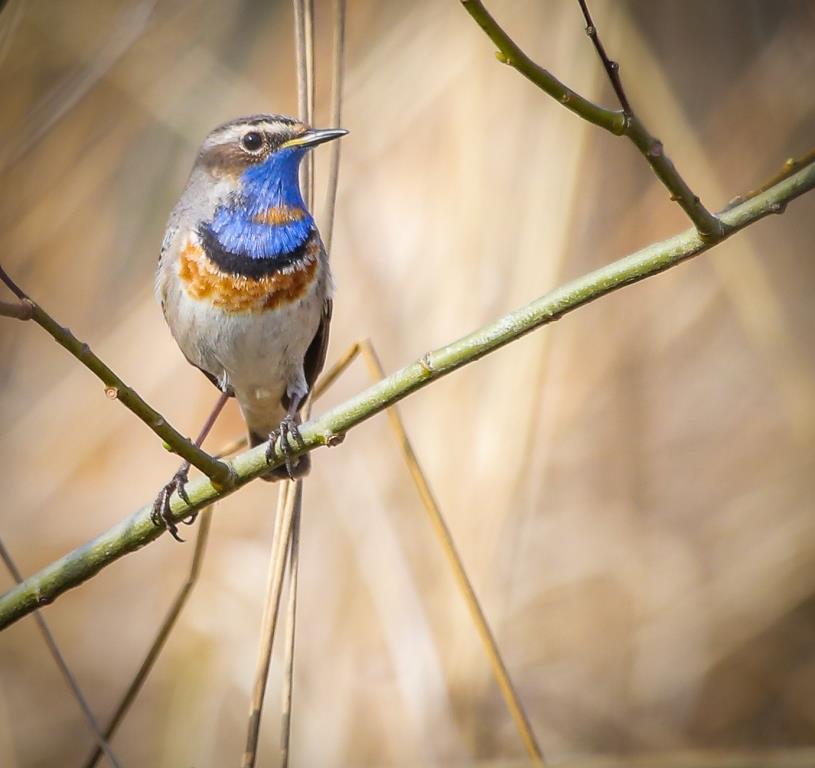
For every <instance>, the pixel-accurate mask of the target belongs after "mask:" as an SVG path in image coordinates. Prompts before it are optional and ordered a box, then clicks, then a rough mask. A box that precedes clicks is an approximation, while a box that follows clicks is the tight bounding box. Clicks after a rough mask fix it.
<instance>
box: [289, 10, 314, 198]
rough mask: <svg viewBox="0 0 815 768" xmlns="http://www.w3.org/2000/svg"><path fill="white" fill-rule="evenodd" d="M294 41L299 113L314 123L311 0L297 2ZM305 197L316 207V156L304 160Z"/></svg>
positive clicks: (308, 156)
mask: <svg viewBox="0 0 815 768" xmlns="http://www.w3.org/2000/svg"><path fill="white" fill-rule="evenodd" d="M294 42H295V49H296V52H297V111H298V116H299V118H300V120H301V122H304V123H305V124H306V125H311V124H312V122H313V120H314V6H313V2H312V0H294ZM305 169H306V170H305V174H304V176H303V197H304V198H305V200H306V205H308V207H309V209H310V210H311V209H312V208H313V204H314V153H313V152H309V153H308V154H307V155H306V159H305Z"/></svg>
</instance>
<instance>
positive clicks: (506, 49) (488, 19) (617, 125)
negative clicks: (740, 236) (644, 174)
mask: <svg viewBox="0 0 815 768" xmlns="http://www.w3.org/2000/svg"><path fill="white" fill-rule="evenodd" d="M461 4H462V5H463V6H464V8H465V9H466V10H467V12H468V13H469V14H470V16H472V18H473V19H474V20H475V22H476V23H477V24H478V25H479V26H480V27H481V29H483V30H484V32H485V33H486V34H487V36H488V37H489V38H490V40H492V42H493V43H494V44H495V45H496V47H497V48H498V53H497V56H498V59H499V61H501V62H503V63H504V64H508V65H509V66H511V67H513V68H514V69H516V70H518V72H520V73H521V74H522V75H523V76H524V77H526V78H527V79H528V80H530V81H531V82H533V83H534V84H535V85H537V86H538V87H539V88H540V89H541V90H543V91H544V92H545V93H548V94H549V95H550V96H551V97H552V98H553V99H556V100H557V101H559V102H560V103H561V104H562V105H563V106H564V107H566V109H570V110H571V111H572V112H574V113H575V114H577V115H579V116H580V117H582V118H583V119H584V120H587V121H588V122H590V123H593V124H594V125H597V126H599V127H600V128H604V129H605V130H607V131H610V132H611V133H613V134H615V135H617V136H627V137H628V138H629V139H630V140H631V142H632V143H633V144H634V145H635V146H636V147H637V149H639V151H640V152H641V153H642V155H643V157H644V158H645V160H646V161H647V162H648V165H650V166H651V169H652V170H653V171H654V173H655V174H656V176H657V178H658V179H659V180H660V181H661V182H662V183H663V184H664V185H665V187H666V188H667V189H668V191H669V192H670V194H671V200H674V201H675V202H676V203H678V204H679V206H680V207H681V208H682V210H683V211H685V213H686V214H687V216H688V218H689V219H690V220H691V221H692V222H693V224H694V226H695V227H696V229H697V231H698V232H699V235H700V237H701V238H702V239H703V240H705V241H706V242H708V241H709V242H711V243H715V242H718V241H719V240H720V239H721V238H722V237H723V236H725V235H726V234H728V233H727V232H726V231H725V230H726V224H725V223H724V222H723V221H722V220H721V219H719V218H718V217H716V216H714V215H713V214H712V213H710V211H708V210H707V208H705V206H704V205H702V203H701V201H700V200H699V197H698V195H696V194H695V193H694V192H693V190H691V188H690V187H689V186H688V184H687V182H686V181H685V180H684V179H683V178H682V177H681V176H680V175H679V172H678V171H677V170H676V167H675V166H674V164H673V163H672V162H671V159H670V158H669V157H668V155H667V154H666V153H665V148H664V146H663V145H662V142H661V141H660V140H659V139H657V138H656V137H655V136H652V135H651V134H650V133H649V132H648V130H647V129H646V127H645V125H644V123H643V122H642V121H641V120H640V119H639V118H638V117H637V116H636V115H635V114H633V113H632V112H628V111H620V110H610V109H605V108H604V107H600V106H598V105H597V104H595V103H594V102H591V101H589V100H588V99H586V98H584V97H583V96H581V95H580V94H578V93H576V92H575V91H573V90H572V89H571V88H569V87H568V86H566V85H564V84H563V83H561V82H560V80H558V79H557V78H556V77H555V76H554V75H552V74H551V73H550V72H548V71H547V70H545V69H544V68H543V67H541V66H540V65H539V64H536V63H535V62H534V61H532V60H531V59H530V58H529V57H528V56H527V55H526V54H525V53H524V52H523V51H522V50H521V48H520V47H519V46H518V45H517V44H516V43H515V41H514V40H512V38H511V37H510V36H509V35H508V34H507V33H506V32H505V31H504V29H503V28H502V27H501V25H500V24H498V22H497V21H496V20H495V19H494V18H493V16H492V15H491V14H490V12H489V11H488V10H487V9H486V8H485V7H484V4H483V3H482V2H481V0H461ZM586 10H587V11H588V9H586ZM588 21H589V22H590V21H591V16H588ZM590 26H591V27H592V28H593V30H594V36H593V37H592V39H593V40H595V46H596V45H597V42H596V41H597V37H596V35H597V30H596V28H595V27H594V25H593V24H590ZM603 55H604V56H605V50H604V51H603ZM607 60H608V57H605V58H604V63H605V62H606V61H607ZM615 81H616V82H619V78H618V77H616V76H615V78H613V79H612V83H613V84H614V83H615ZM615 90H616V85H615ZM618 95H619V94H618ZM623 98H625V94H624V92H623ZM627 104H628V100H627V99H625V102H624V106H625V105H627ZM629 109H630V108H629Z"/></svg>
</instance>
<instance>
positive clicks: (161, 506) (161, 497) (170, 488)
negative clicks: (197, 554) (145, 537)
mask: <svg viewBox="0 0 815 768" xmlns="http://www.w3.org/2000/svg"><path fill="white" fill-rule="evenodd" d="M189 473H190V465H189V464H184V465H183V466H182V467H181V468H180V469H179V470H178V472H176V473H175V474H174V475H173V477H172V479H171V480H170V482H169V483H167V485H165V486H164V487H163V488H162V489H161V490H160V491H159V494H158V496H156V500H155V501H154V502H153V512H152V513H151V515H150V519H151V520H152V521H153V524H154V525H156V526H157V527H159V528H160V527H162V526H164V527H165V528H166V529H167V530H168V531H169V532H170V535H171V536H172V537H173V538H174V539H175V540H176V541H184V539H182V538H181V536H179V535H178V525H176V522H175V520H173V517H172V514H171V513H170V498H171V497H172V495H173V492H176V493H178V495H179V497H180V498H181V499H183V500H184V502H185V503H187V504H189V503H190V497H189V496H187V491H186V489H185V487H184V486H185V485H186V483H187V480H188V479H189V477H188V476H189ZM197 516H198V513H197V512H191V513H190V514H189V515H188V516H187V517H185V518H184V519H183V520H182V521H181V522H182V523H184V524H185V525H192V523H194V522H195V518H196V517H197Z"/></svg>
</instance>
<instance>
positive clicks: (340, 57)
mask: <svg viewBox="0 0 815 768" xmlns="http://www.w3.org/2000/svg"><path fill="white" fill-rule="evenodd" d="M344 67H345V0H334V60H333V62H332V66H331V117H330V119H329V121H328V124H329V126H330V127H331V128H339V127H340V124H341V122H342V88H343V80H344V74H345V69H344ZM341 145H342V142H341V141H332V142H331V157H330V160H329V166H328V189H327V191H326V199H325V215H324V216H323V219H324V223H323V227H322V233H323V242H324V243H325V250H326V253H327V254H328V255H329V256H331V245H332V243H333V241H334V209H335V207H336V204H337V185H338V182H339V177H340V152H341V149H342V147H341Z"/></svg>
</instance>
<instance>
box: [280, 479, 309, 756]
mask: <svg viewBox="0 0 815 768" xmlns="http://www.w3.org/2000/svg"><path fill="white" fill-rule="evenodd" d="M298 484H299V483H298ZM302 506H303V505H302V492H301V493H298V494H297V496H296V500H295V507H294V513H293V515H292V519H291V540H290V542H289V596H288V603H287V605H286V638H285V644H284V647H283V690H282V702H281V721H280V768H288V765H289V744H290V742H291V723H292V720H291V702H292V693H293V691H294V637H295V628H296V620H297V576H298V572H299V570H300V517H301V515H302V511H303V510H302Z"/></svg>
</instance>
